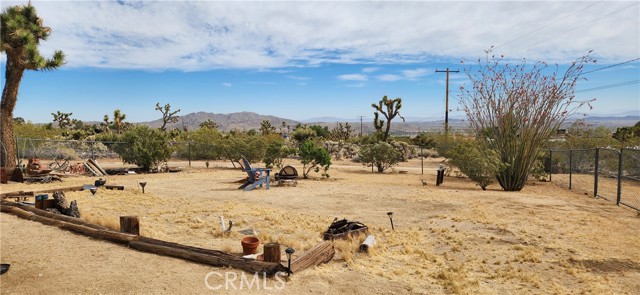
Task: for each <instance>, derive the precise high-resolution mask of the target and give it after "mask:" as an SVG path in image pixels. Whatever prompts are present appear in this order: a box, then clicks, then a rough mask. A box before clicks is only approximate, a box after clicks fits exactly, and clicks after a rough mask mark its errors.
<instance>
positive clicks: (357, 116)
mask: <svg viewBox="0 0 640 295" xmlns="http://www.w3.org/2000/svg"><path fill="white" fill-rule="evenodd" d="M357 117H359V118H360V137H362V118H364V116H357Z"/></svg>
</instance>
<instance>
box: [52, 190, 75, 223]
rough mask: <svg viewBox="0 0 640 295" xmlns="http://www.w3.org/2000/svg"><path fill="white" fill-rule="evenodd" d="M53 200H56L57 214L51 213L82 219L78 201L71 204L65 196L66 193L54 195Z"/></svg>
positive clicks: (58, 192)
mask: <svg viewBox="0 0 640 295" xmlns="http://www.w3.org/2000/svg"><path fill="white" fill-rule="evenodd" d="M53 199H54V200H55V209H54V210H56V211H57V212H54V211H53V210H51V212H54V213H57V214H63V215H67V216H71V217H80V209H78V202H77V201H76V200H73V201H71V204H69V203H68V202H67V198H66V197H65V196H64V192H62V191H57V192H54V193H53Z"/></svg>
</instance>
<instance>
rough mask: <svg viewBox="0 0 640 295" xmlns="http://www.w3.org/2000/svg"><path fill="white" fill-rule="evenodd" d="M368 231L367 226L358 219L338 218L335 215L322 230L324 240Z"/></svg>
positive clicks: (342, 237)
mask: <svg viewBox="0 0 640 295" xmlns="http://www.w3.org/2000/svg"><path fill="white" fill-rule="evenodd" d="M367 233H369V228H368V227H367V226H366V225H364V224H363V223H361V222H358V221H348V220H346V219H342V220H338V218H337V217H336V218H335V219H334V220H333V222H332V223H331V225H330V226H329V228H328V229H327V231H326V232H324V235H323V237H322V238H323V239H324V240H334V239H347V238H349V237H352V236H356V235H359V234H367Z"/></svg>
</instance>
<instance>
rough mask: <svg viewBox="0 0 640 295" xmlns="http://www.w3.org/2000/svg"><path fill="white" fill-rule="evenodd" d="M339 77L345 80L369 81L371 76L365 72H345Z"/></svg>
mask: <svg viewBox="0 0 640 295" xmlns="http://www.w3.org/2000/svg"><path fill="white" fill-rule="evenodd" d="M338 79H340V80H345V81H367V80H369V78H368V77H367V75H363V74H345V75H340V76H338Z"/></svg>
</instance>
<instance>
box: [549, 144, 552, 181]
mask: <svg viewBox="0 0 640 295" xmlns="http://www.w3.org/2000/svg"><path fill="white" fill-rule="evenodd" d="M552 154H553V150H551V149H549V182H551V174H553V156H552Z"/></svg>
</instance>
